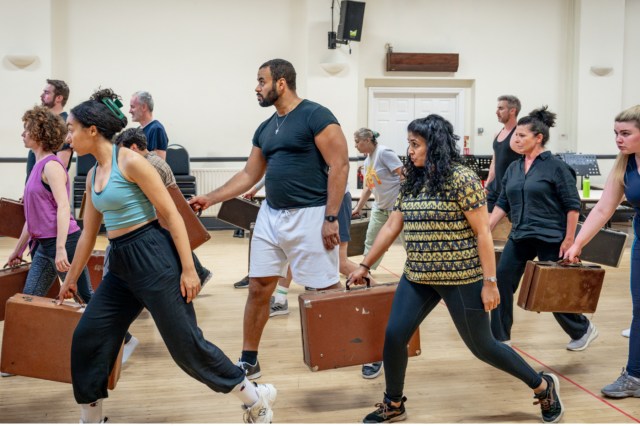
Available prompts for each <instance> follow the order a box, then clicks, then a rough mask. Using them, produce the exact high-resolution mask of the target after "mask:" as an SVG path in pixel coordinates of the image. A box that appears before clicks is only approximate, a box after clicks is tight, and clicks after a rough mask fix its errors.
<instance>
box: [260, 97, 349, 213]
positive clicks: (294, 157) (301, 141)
mask: <svg viewBox="0 0 640 426" xmlns="http://www.w3.org/2000/svg"><path fill="white" fill-rule="evenodd" d="M330 124H338V120H337V119H336V118H335V117H334V115H333V114H332V113H331V111H329V110H328V109H327V108H325V107H323V106H322V105H320V104H317V103H315V102H311V101H309V100H306V99H305V100H303V101H302V102H300V104H298V106H297V107H295V108H294V109H293V111H291V112H289V113H288V114H287V115H285V116H283V117H278V116H277V113H274V114H273V115H272V116H271V118H269V119H268V120H266V121H265V122H263V123H262V124H261V125H260V126H259V127H258V129H257V130H256V133H255V135H254V136H253V145H254V146H256V147H258V148H260V149H261V150H262V155H263V156H264V158H265V160H266V161H267V171H266V174H265V188H266V199H267V203H269V207H271V208H273V209H278V210H280V209H293V208H301V207H318V206H324V205H326V204H327V180H328V171H329V166H328V165H327V163H326V162H325V161H324V158H323V157H322V154H321V153H320V150H319V149H318V147H317V146H316V141H315V137H316V136H317V135H318V134H319V133H320V132H322V131H323V130H324V129H325V128H326V127H327V126H328V125H330Z"/></svg>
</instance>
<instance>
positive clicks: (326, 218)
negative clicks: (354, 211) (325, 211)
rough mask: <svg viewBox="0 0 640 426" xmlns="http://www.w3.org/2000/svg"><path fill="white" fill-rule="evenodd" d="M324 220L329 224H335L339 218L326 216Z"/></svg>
mask: <svg viewBox="0 0 640 426" xmlns="http://www.w3.org/2000/svg"><path fill="white" fill-rule="evenodd" d="M324 220H326V221H327V222H329V223H333V222H335V221H336V220H338V216H331V215H329V216H325V217H324Z"/></svg>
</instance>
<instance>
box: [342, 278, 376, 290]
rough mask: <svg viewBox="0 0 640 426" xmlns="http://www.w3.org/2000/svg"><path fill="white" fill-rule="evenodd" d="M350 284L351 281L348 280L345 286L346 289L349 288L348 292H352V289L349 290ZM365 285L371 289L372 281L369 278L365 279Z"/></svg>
mask: <svg viewBox="0 0 640 426" xmlns="http://www.w3.org/2000/svg"><path fill="white" fill-rule="evenodd" d="M349 283H350V281H349V280H347V281H346V282H345V283H344V285H345V287H347V291H351V288H349ZM364 283H365V284H364V285H365V286H366V288H371V280H370V279H369V278H368V277H364Z"/></svg>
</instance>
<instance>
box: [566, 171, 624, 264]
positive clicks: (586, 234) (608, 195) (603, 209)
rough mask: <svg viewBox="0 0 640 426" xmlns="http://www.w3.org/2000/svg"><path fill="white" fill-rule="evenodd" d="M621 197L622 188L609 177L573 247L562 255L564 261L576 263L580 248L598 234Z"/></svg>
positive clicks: (622, 194)
mask: <svg viewBox="0 0 640 426" xmlns="http://www.w3.org/2000/svg"><path fill="white" fill-rule="evenodd" d="M623 197H624V187H623V186H622V185H621V184H619V183H618V182H614V181H613V178H612V175H609V178H608V179H607V183H606V184H605V186H604V191H602V197H600V201H598V203H597V204H596V205H595V207H594V208H593V210H591V212H590V213H589V216H588V217H587V220H585V221H584V224H583V225H582V227H581V228H580V233H579V234H578V236H577V237H576V239H575V241H574V243H573V245H572V246H571V247H570V248H569V249H568V250H567V251H566V252H565V253H564V258H565V259H570V260H571V261H574V262H575V261H577V258H578V256H580V253H581V252H582V248H583V247H584V246H586V245H587V243H588V242H589V241H591V239H592V238H593V237H594V236H595V235H596V234H597V233H598V231H599V230H600V228H602V227H603V226H604V224H605V223H607V221H608V220H609V219H611V216H613V213H614V212H615V211H616V208H617V207H618V206H619V205H620V203H621V202H622V198H623Z"/></svg>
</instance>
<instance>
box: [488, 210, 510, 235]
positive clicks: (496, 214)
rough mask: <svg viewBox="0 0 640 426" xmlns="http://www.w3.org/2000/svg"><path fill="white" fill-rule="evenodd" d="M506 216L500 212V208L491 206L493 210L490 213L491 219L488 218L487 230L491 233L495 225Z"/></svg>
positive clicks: (502, 211) (503, 212)
mask: <svg viewBox="0 0 640 426" xmlns="http://www.w3.org/2000/svg"><path fill="white" fill-rule="evenodd" d="M506 215H507V213H506V212H505V211H504V210H502V209H501V208H500V207H498V206H493V210H492V211H491V217H489V230H491V231H493V230H494V229H495V227H496V225H497V224H498V222H500V220H501V219H502V218H503V217H505V216H506Z"/></svg>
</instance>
